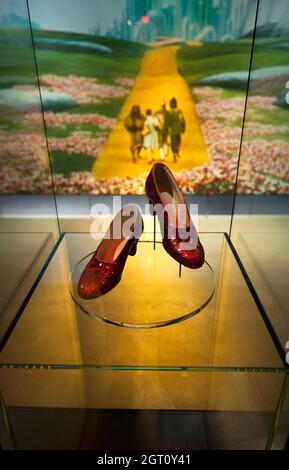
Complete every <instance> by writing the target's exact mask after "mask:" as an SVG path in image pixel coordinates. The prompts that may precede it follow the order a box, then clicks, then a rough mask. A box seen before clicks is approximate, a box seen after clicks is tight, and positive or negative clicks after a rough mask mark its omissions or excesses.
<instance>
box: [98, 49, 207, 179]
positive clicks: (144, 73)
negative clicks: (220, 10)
mask: <svg viewBox="0 0 289 470" xmlns="http://www.w3.org/2000/svg"><path fill="white" fill-rule="evenodd" d="M178 47H179V46H165V47H159V48H156V49H153V50H150V51H148V52H146V54H145V56H144V58H143V61H142V64H141V68H140V72H139V75H138V76H137V78H136V82H135V85H134V87H133V88H132V90H131V93H130V94H129V96H128V97H127V99H126V101H125V103H124V106H123V107H122V109H121V112H120V115H119V117H118V121H117V123H116V125H115V126H114V128H113V129H112V131H111V133H110V135H109V138H108V140H107V142H106V144H105V146H104V148H103V150H102V152H101V154H100V155H99V157H98V159H97V160H96V162H95V165H94V167H93V175H94V177H95V178H96V179H98V180H99V179H110V178H112V177H114V176H120V177H127V176H131V177H137V176H139V175H141V174H145V173H148V171H149V169H150V166H151V165H149V164H148V160H147V158H146V155H145V151H144V150H142V153H141V156H142V158H141V160H139V161H138V163H136V164H135V163H133V162H132V158H131V154H130V150H129V144H130V139H129V135H128V132H127V131H126V130H125V128H124V126H123V121H124V119H125V117H126V116H127V115H128V114H129V112H130V110H131V107H132V106H133V105H134V104H138V105H139V106H140V107H141V110H142V112H143V113H144V112H145V110H146V109H147V108H151V109H152V110H153V112H155V111H157V109H159V107H160V102H161V100H162V99H164V100H165V101H166V103H168V102H169V100H170V99H171V98H172V97H173V96H174V97H175V98H176V99H177V100H178V105H179V107H180V108H181V109H182V111H183V113H184V116H185V119H186V132H185V134H183V138H182V139H183V140H182V146H181V152H180V153H181V158H180V159H179V160H178V162H177V163H174V162H173V158H172V155H171V153H170V154H169V156H168V157H167V158H166V164H167V165H168V166H169V167H170V168H171V169H172V170H173V171H180V170H182V169H188V168H192V167H193V166H196V165H202V164H203V163H205V162H207V161H208V160H209V157H208V154H207V151H206V147H205V143H204V139H203V136H202V132H201V128H200V122H199V118H198V115H197V112H196V109H195V103H194V100H193V97H192V94H191V91H190V89H189V86H188V84H187V82H186V81H185V80H184V79H183V78H182V77H181V75H180V74H179V73H178V69H177V61H176V54H177V50H178Z"/></svg>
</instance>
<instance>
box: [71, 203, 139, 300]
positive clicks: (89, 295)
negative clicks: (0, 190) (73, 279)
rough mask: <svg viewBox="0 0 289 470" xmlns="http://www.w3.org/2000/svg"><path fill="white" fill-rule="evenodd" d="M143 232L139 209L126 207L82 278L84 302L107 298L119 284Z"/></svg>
mask: <svg viewBox="0 0 289 470" xmlns="http://www.w3.org/2000/svg"><path fill="white" fill-rule="evenodd" d="M142 232H143V219H142V216H141V213H140V211H139V209H138V207H137V206H136V205H134V204H127V205H126V206H124V207H123V208H122V209H121V210H120V211H119V212H118V214H117V215H116V216H115V218H114V219H113V221H112V222H111V224H110V226H109V228H108V230H107V232H106V234H105V236H104V238H103V239H102V240H101V242H100V244H99V245H98V247H97V250H96V252H95V253H94V255H93V257H92V258H91V260H90V261H89V263H88V264H87V265H86V267H85V269H84V271H83V273H82V274H81V276H80V279H79V281H78V294H79V296H80V297H81V298H82V299H94V298H96V297H99V296H101V295H103V294H106V293H107V292H109V291H110V290H111V289H113V288H114V287H115V286H116V285H117V284H118V283H119V281H120V280H121V275H122V271H123V268H124V266H125V263H126V260H127V257H128V255H131V256H134V255H135V254H136V249H137V242H138V240H139V238H140V236H141V234H142Z"/></svg>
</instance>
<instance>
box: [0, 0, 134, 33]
mask: <svg viewBox="0 0 289 470" xmlns="http://www.w3.org/2000/svg"><path fill="white" fill-rule="evenodd" d="M125 5H126V0H29V6H30V13H31V19H32V21H33V22H35V23H38V24H39V25H40V27H41V28H42V29H51V30H60V31H73V32H79V33H87V32H89V30H91V29H92V28H94V27H95V26H96V25H97V23H98V22H100V23H101V25H102V28H103V29H102V32H104V31H106V29H107V27H109V26H111V25H112V23H113V21H114V19H115V18H116V19H118V18H120V17H121V14H122V12H123V9H124V7H125ZM11 13H12V14H15V15H19V16H22V17H24V18H26V17H27V10H26V2H25V0H0V16H2V15H7V14H11Z"/></svg>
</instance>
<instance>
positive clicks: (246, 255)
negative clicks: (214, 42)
mask: <svg viewBox="0 0 289 470" xmlns="http://www.w3.org/2000/svg"><path fill="white" fill-rule="evenodd" d="M288 12H289V1H288V0H285V1H282V2H266V1H264V0H260V2H259V11H258V18H257V27H256V36H255V43H254V50H253V56H252V71H251V77H250V84H249V96H248V103H247V110H246V115H245V126H244V135H243V144H242V151H241V158H240V167H239V177H238V184H237V194H236V200H235V208H234V216H233V221H232V240H233V243H234V245H235V247H236V249H237V251H238V254H239V256H240V258H241V261H242V263H243V265H244V267H245V269H246V271H247V272H248V274H249V276H250V278H251V280H252V282H253V284H254V287H255V289H256V291H257V294H258V296H259V298H260V300H261V302H262V303H263V305H264V307H265V309H266V312H267V315H268V318H269V319H270V322H271V325H272V326H273V328H274V330H275V332H276V334H277V336H278V338H279V342H280V350H281V351H282V349H283V350H284V352H282V353H281V354H282V357H283V358H284V361H285V354H286V352H288V346H289V342H288V340H289V309H288V279H289V270H288V266H289V258H288V243H289V237H288V231H289V217H288V215H289V209H288V208H289V197H288V193H289V179H288V177H289V141H288V135H289V126H288V116H289V114H288V109H289V108H288V103H289V100H288V83H289V82H288V71H289V68H288V60H289V50H288V28H287V25H288V21H289V16H288ZM265 24H266V26H265ZM244 193H245V194H248V195H244ZM287 362H288V354H287ZM286 394H287V396H286ZM279 405H280V409H279V411H278V414H277V417H276V423H277V427H278V425H279V432H277V435H276V439H275V441H274V444H273V447H274V446H277V447H278V448H282V447H284V445H285V442H286V438H287V437H288V432H289V427H288V422H289V421H288V386H287V387H285V389H284V394H283V396H282V397H281V400H280V403H279Z"/></svg>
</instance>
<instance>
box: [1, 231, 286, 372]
mask: <svg viewBox="0 0 289 470" xmlns="http://www.w3.org/2000/svg"><path fill="white" fill-rule="evenodd" d="M201 240H202V243H203V245H204V249H205V252H206V257H207V261H208V262H209V263H210V265H211V266H212V268H213V270H214V272H215V277H216V292H215V295H214V297H213V300H212V301H211V302H210V303H209V305H208V306H207V307H206V308H205V309H204V310H203V311H202V312H200V313H199V314H198V315H196V316H195V317H193V318H192V319H190V320H187V321H183V322H181V323H179V324H177V325H174V326H171V327H166V328H155V329H153V330H143V329H141V330H138V331H134V330H131V329H125V328H119V327H112V326H111V325H108V324H107V323H104V322H102V321H99V320H94V319H92V318H90V317H89V316H87V315H86V314H85V313H83V312H82V311H81V310H80V309H79V308H78V307H77V305H76V304H75V303H74V302H73V300H72V298H71V294H70V285H69V276H70V272H71V269H72V268H73V267H74V265H75V263H76V262H77V261H78V260H79V259H80V258H82V257H83V254H84V253H86V252H91V248H92V246H93V245H96V242H95V240H93V239H92V238H91V236H90V235H88V234H86V235H85V234H66V235H65V236H64V238H63V239H62V241H61V244H60V245H59V247H58V249H57V251H56V253H55V255H54V257H53V258H52V260H51V262H50V265H49V267H48V269H47V270H46V272H45V273H44V275H43V277H42V278H41V279H40V281H39V284H38V286H37V287H36V289H35V291H34V293H33V296H32V298H31V300H30V302H29V303H28V305H27V306H26V308H25V310H24V312H23V313H22V316H21V318H20V319H19V321H18V323H17V325H16V327H15V329H14V331H13V333H12V335H11V336H10V338H9V339H8V342H7V344H6V346H5V347H4V349H3V351H2V353H1V363H2V364H3V363H6V364H23V365H25V364H50V365H58V364H59V365H62V366H65V367H66V366H68V367H69V366H70V365H71V366H77V367H79V368H82V367H85V366H92V367H96V368H97V367H102V366H105V367H114V368H118V367H120V368H122V367H124V368H125V367H126V366H132V367H133V368H140V369H142V368H143V367H144V368H145V369H146V368H147V367H148V368H149V367H153V368H157V369H158V368H166V367H169V368H170V367H172V368H173V369H174V367H177V368H181V367H189V368H193V369H195V368H197V369H198V368H199V367H201V368H205V369H208V370H210V369H214V368H223V367H224V368H227V367H229V368H230V367H233V368H235V369H238V368H240V367H241V368H246V369H247V368H253V369H255V368H260V369H261V370H262V369H263V368H265V369H266V368H268V367H269V368H277V369H279V368H282V361H281V359H280V357H279V355H278V353H277V351H276V349H275V346H274V343H273V341H272V339H271V337H270V334H269V333H268V331H267V329H266V327H265V324H264V322H263V319H262V317H261V315H260V312H259V310H258V308H257V306H256V304H255V302H254V300H253V298H252V295H251V292H250V290H249V288H248V286H247V285H246V282H245V280H244V277H243V276H242V273H241V271H240V269H239V266H238V264H237V261H236V259H235V257H234V255H233V253H232V251H231V249H230V247H229V246H228V244H227V241H226V238H224V236H223V235H222V234H205V233H203V234H201ZM160 248H161V247H160ZM151 251H152V254H153V247H151ZM139 262H140V263H144V262H145V260H142V259H139ZM170 262H171V259H170V257H169V256H163V257H162V264H163V272H164V273H165V272H169V270H172V266H171V265H170ZM127 264H128V265H129V266H128V267H127V269H126V271H127V272H131V276H130V279H129V280H128V279H127V280H126V281H125V279H124V280H123V284H122V282H120V284H119V289H118V287H116V288H115V289H116V290H118V293H119V294H118V295H119V296H120V301H119V302H120V304H122V302H123V300H122V299H121V296H123V297H124V298H125V299H126V301H127V299H128V298H131V299H132V300H133V299H134V300H135V303H136V305H134V302H133V301H131V302H128V303H127V308H128V309H130V308H131V307H132V306H133V307H134V309H135V310H136V311H137V309H138V308H139V309H144V308H150V309H151V313H150V318H151V317H152V315H153V311H154V310H156V311H157V312H159V310H160V309H162V308H164V305H163V303H162V302H163V300H162V299H163V298H165V297H166V295H167V293H166V292H165V291H164V292H163V293H162V294H161V295H160V296H158V297H155V296H153V297H152V298H151V306H148V305H147V304H148V301H147V300H146V305H144V304H143V299H142V296H139V295H138V292H141V291H142V287H143V282H145V281H143V280H142V277H140V276H137V275H135V274H134V272H133V270H134V269H135V270H138V266H137V264H135V261H134V258H133V257H130V259H128V261H127ZM175 269H176V271H177V272H178V265H176V264H175ZM131 270H132V271H131ZM180 281H181V282H182V279H180ZM152 288H153V287H152ZM184 289H185V290H184V301H185V302H188V301H189V297H188V289H187V287H184ZM232 292H235V295H231V293H232ZM144 298H145V297H144ZM107 299H108V300H107ZM109 299H112V300H109ZM113 299H114V297H113V296H112V297H109V294H108V296H103V297H101V298H100V299H99V300H102V302H103V306H100V308H102V309H104V308H105V306H106V307H107V308H109V302H111V303H112V306H113V305H114V303H113ZM171 302H172V303H173V302H174V298H173V297H171ZM178 307H180V308H183V305H181V306H180V305H179V299H178V298H176V304H175V306H174V310H175V311H177V309H178ZM189 307H190V305H189ZM113 313H114V311H113ZM158 314H159V313H156V316H157V315H158ZM129 315H130V316H131V315H132V313H131V312H130V310H128V316H129ZM35 344H37V348H35Z"/></svg>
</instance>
